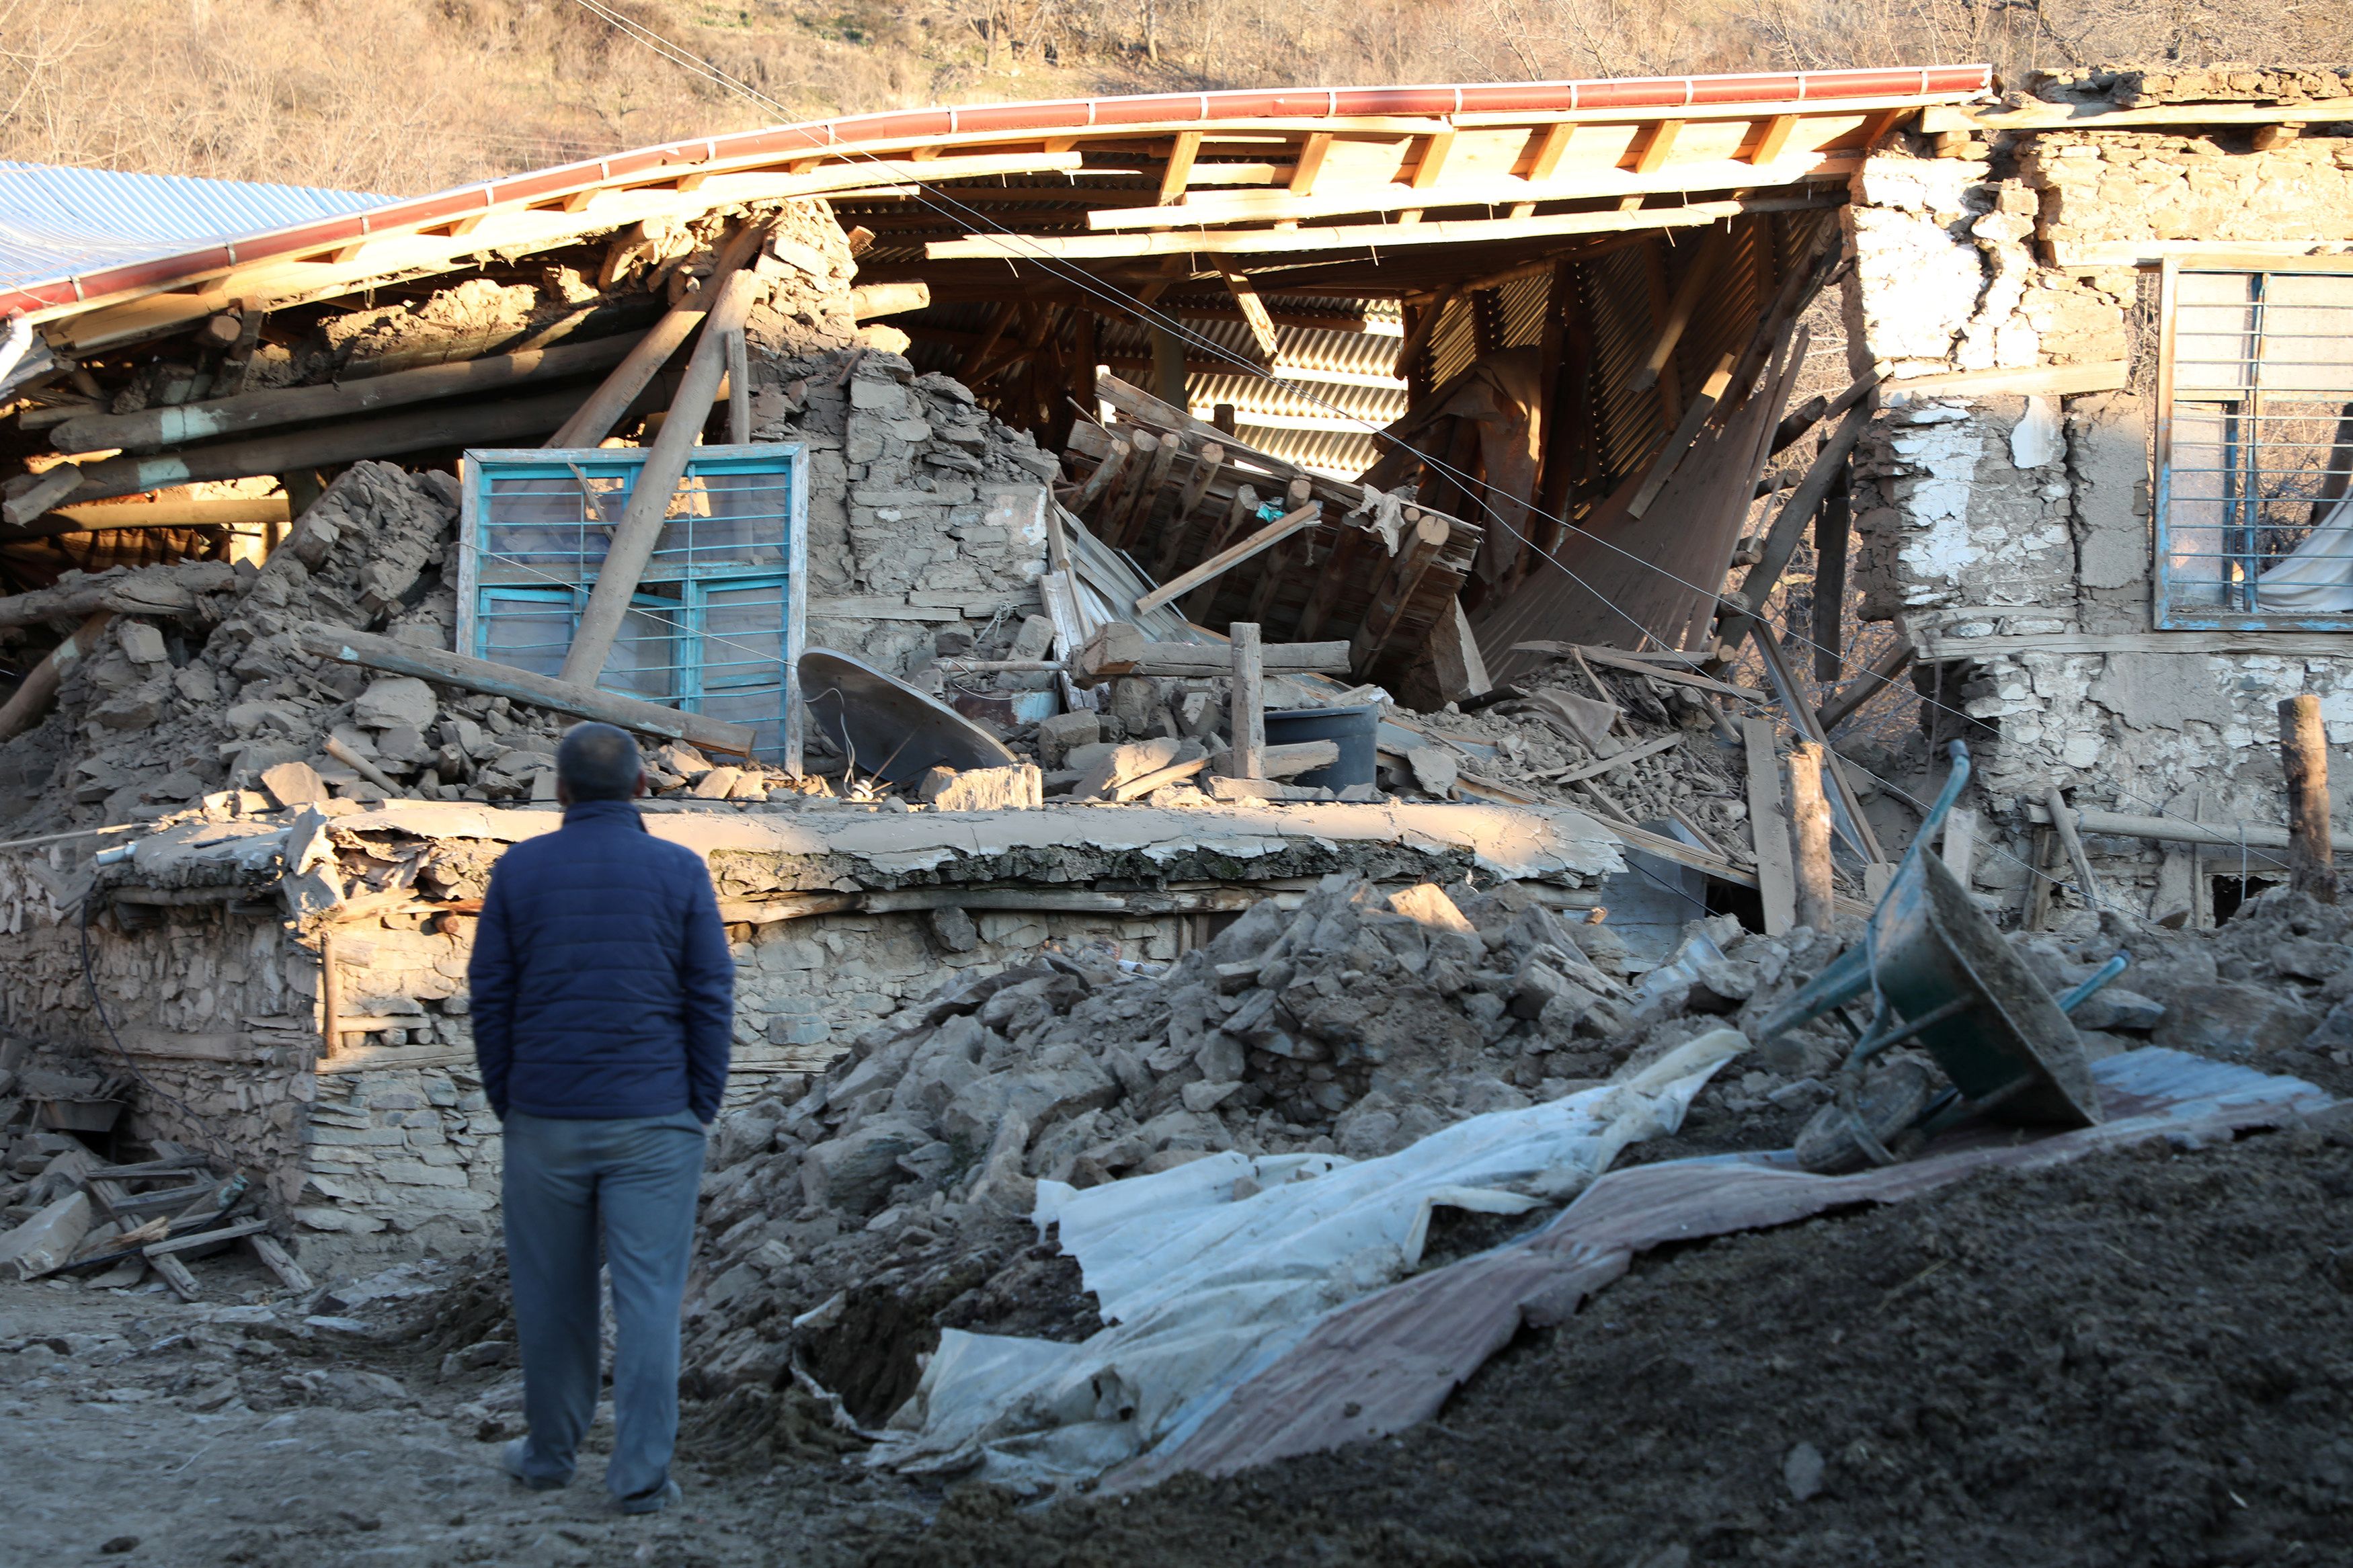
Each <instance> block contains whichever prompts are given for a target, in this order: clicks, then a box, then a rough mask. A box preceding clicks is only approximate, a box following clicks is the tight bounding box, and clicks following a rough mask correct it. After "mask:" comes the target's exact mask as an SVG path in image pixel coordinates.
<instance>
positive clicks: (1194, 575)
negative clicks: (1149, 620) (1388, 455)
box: [1135, 500, 1445, 616]
mask: <svg viewBox="0 0 2353 1568" xmlns="http://www.w3.org/2000/svg"><path fill="white" fill-rule="evenodd" d="M1323 515H1324V503H1323V502H1322V501H1315V500H1312V501H1309V502H1308V503H1307V504H1306V505H1305V506H1303V507H1301V508H1300V509H1299V510H1296V511H1293V512H1291V513H1288V514H1286V515H1285V516H1283V517H1281V518H1278V519H1277V520H1276V521H1272V522H1270V523H1268V524H1267V525H1266V526H1265V527H1264V528H1261V529H1260V530H1259V531H1257V532H1256V533H1253V534H1251V535H1250V537H1249V538H1248V539H1245V540H1243V541H1242V542H1240V544H1236V545H1233V546H1231V547H1230V548H1228V549H1225V550H1220V551H1219V552H1218V553H1216V554H1215V555H1212V556H1210V557H1209V559H1208V560H1207V561H1204V562H1202V563H1200V564H1199V565H1198V566H1196V567H1194V568H1193V569H1192V570H1191V571H1190V572H1187V573H1186V574H1184V575H1183V576H1181V577H1179V578H1177V579H1176V581H1174V582H1171V583H1164V584H1161V585H1160V586H1159V587H1157V588H1155V589H1153V590H1152V592H1150V593H1149V594H1146V595H1144V597H1142V598H1140V599H1138V600H1136V601H1135V613H1136V614H1137V615H1139V616H1143V615H1149V614H1150V613H1151V612H1152V611H1153V610H1155V609H1156V608H1158V607H1159V606H1160V605H1165V604H1166V603H1167V602H1168V601H1169V600H1171V599H1176V598H1181V597H1182V596H1183V595H1186V594H1188V593H1190V592H1191V591H1192V590H1193V589H1195V588H1196V587H1198V586H1199V585H1200V584H1203V583H1206V582H1208V580H1209V579H1210V578H1212V577H1217V576H1221V575H1223V574H1226V573H1228V572H1230V571H1232V570H1233V569H1234V568H1235V567H1237V566H1239V565H1240V564H1241V563H1243V562H1245V561H1247V560H1249V559H1250V557H1251V556H1253V555H1257V554H1259V553H1261V552H1264V551H1268V550H1271V549H1273V548H1274V547H1275V546H1276V545H1278V544H1280V543H1282V542H1283V541H1284V540H1286V539H1288V538H1290V537H1291V536H1292V535H1293V534H1294V533H1297V532H1298V531H1300V530H1301V529H1303V528H1313V527H1314V526H1315V523H1316V521H1317V520H1318V519H1320V518H1321V517H1322V516H1323ZM1439 528H1440V538H1441V540H1442V539H1443V537H1444V530H1445V525H1444V524H1443V523H1441V524H1440V525H1439Z"/></svg>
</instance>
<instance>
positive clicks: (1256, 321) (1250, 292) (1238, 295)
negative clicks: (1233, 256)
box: [1218, 267, 1282, 365]
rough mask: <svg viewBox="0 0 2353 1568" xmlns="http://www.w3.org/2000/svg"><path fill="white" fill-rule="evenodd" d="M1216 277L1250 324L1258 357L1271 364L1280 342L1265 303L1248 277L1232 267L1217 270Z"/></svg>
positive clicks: (1280, 346) (1280, 347)
mask: <svg viewBox="0 0 2353 1568" xmlns="http://www.w3.org/2000/svg"><path fill="white" fill-rule="evenodd" d="M1218 275H1219V277H1221V278H1223V279H1225V280H1226V289H1227V290H1228V291H1229V292H1230V293H1231V294H1232V295H1233V297H1234V303H1235V304H1236V305H1237V306H1239V307H1240V309H1241V313H1242V320H1243V321H1247V322H1249V323H1250V336H1251V337H1252V338H1254V339H1256V340H1257V341H1258V352H1259V353H1260V355H1261V357H1263V358H1264V359H1265V361H1266V363H1268V364H1270V365H1271V364H1272V363H1274V361H1275V356H1276V354H1277V353H1280V352H1281V350H1282V342H1281V341H1280V340H1279V339H1277V338H1276V337H1275V335H1274V318H1273V317H1271V316H1270V315H1269V314H1267V309H1266V302H1265V301H1264V300H1261V299H1260V298H1259V297H1258V290H1257V289H1255V288H1253V287H1251V285H1250V275H1249V274H1248V273H1246V272H1243V271H1241V270H1240V268H1232V267H1221V268H1219V269H1218Z"/></svg>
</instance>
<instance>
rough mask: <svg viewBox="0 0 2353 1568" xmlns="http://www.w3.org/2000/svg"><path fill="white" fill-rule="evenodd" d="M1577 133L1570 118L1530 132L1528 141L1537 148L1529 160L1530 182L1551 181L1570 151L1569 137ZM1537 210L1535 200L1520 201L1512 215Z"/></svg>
mask: <svg viewBox="0 0 2353 1568" xmlns="http://www.w3.org/2000/svg"><path fill="white" fill-rule="evenodd" d="M1576 134H1577V124H1576V122H1575V121H1568V120H1561V121H1554V122H1553V123H1552V124H1550V125H1546V126H1541V127H1539V128H1537V129H1536V130H1534V131H1531V132H1528V141H1529V142H1530V143H1531V144H1532V145H1533V146H1534V148H1535V154H1534V156H1532V157H1531V158H1530V159H1529V160H1528V172H1527V174H1526V175H1525V179H1526V180H1527V182H1528V184H1532V185H1542V184H1549V183H1550V182H1551V180H1552V178H1553V175H1554V174H1555V173H1556V172H1557V171H1558V170H1559V168H1560V160H1561V157H1562V155H1563V154H1564V153H1567V151H1568V142H1569V138H1570V137H1572V136H1574V135H1576ZM1535 210H1536V204H1535V202H1534V201H1523V202H1518V203H1515V204H1514V205H1513V207H1512V212H1511V216H1514V217H1525V216H1528V215H1529V214H1530V213H1532V212H1534V211H1535Z"/></svg>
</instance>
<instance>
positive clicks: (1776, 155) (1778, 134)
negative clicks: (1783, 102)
mask: <svg viewBox="0 0 2353 1568" xmlns="http://www.w3.org/2000/svg"><path fill="white" fill-rule="evenodd" d="M1764 127H1765V128H1764V130H1763V132H1761V133H1760V134H1759V135H1758V136H1757V146H1756V148H1755V150H1754V151H1752V152H1751V153H1749V154H1748V161H1749V162H1750V163H1756V164H1758V165H1769V164H1772V163H1776V162H1778V161H1779V159H1780V156H1781V151H1782V149H1783V148H1785V147H1787V146H1788V144H1789V132H1792V131H1795V130H1796V129H1797V128H1798V117H1797V116H1796V115H1794V114H1775V115H1768V116H1767V118H1766V120H1765V121H1764Z"/></svg>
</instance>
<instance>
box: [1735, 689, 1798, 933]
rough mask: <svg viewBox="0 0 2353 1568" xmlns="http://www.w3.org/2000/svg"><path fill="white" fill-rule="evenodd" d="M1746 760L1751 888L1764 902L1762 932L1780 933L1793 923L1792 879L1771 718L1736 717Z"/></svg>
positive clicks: (1795, 901)
mask: <svg viewBox="0 0 2353 1568" xmlns="http://www.w3.org/2000/svg"><path fill="white" fill-rule="evenodd" d="M1740 740H1741V744H1742V747H1743V748H1744V751H1745V752H1746V759H1747V763H1748V834H1749V837H1750V839H1751V841H1752V844H1753V847H1755V849H1756V851H1757V892H1758V893H1759V894H1760V895H1761V896H1762V898H1763V900H1764V904H1765V934H1766V935H1767V936H1780V935H1782V934H1784V933H1786V932H1787V931H1788V930H1789V928H1790V927H1791V926H1794V925H1796V924H1797V923H1798V883H1797V873H1796V871H1795V869H1794V865H1795V862H1794V861H1793V860H1792V859H1791V858H1790V843H1791V840H1790V837H1789V818H1788V813H1787V811H1786V810H1785V809H1784V808H1783V805H1782V797H1781V761H1780V758H1779V756H1778V755H1777V754H1776V752H1775V750H1774V733H1773V721H1771V720H1769V719H1763V718H1757V717H1753V716H1752V717H1749V718H1745V719H1743V720H1741V721H1740Z"/></svg>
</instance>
